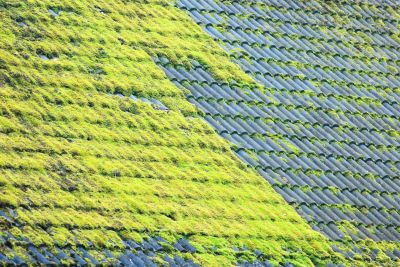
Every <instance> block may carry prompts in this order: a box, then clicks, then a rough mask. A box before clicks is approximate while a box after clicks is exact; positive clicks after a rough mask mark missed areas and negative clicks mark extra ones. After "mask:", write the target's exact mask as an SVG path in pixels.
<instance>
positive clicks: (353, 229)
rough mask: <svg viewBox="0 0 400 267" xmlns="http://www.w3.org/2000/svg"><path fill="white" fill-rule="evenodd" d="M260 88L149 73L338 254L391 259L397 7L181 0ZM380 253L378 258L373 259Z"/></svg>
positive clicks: (396, 216) (180, 72) (177, 69)
mask: <svg viewBox="0 0 400 267" xmlns="http://www.w3.org/2000/svg"><path fill="white" fill-rule="evenodd" d="M177 6H178V7H180V8H181V9H183V10H186V11H188V12H189V13H190V15H191V16H192V18H193V20H194V21H196V22H197V24H198V25H200V26H201V27H203V29H204V30H205V32H207V33H208V34H209V35H210V36H212V37H213V38H214V40H215V41H217V42H218V43H219V44H220V45H221V47H223V48H224V49H225V51H226V52H227V53H229V54H230V57H231V59H232V61H234V62H235V63H237V64H238V65H239V66H240V67H241V68H242V69H243V70H244V71H245V72H246V73H247V74H248V75H250V76H251V77H252V78H253V79H254V80H255V81H257V83H258V84H259V85H261V86H257V85H255V86H248V87H246V86H242V85H240V84H235V83H223V82H221V81H220V80H219V79H218V77H215V76H213V75H212V73H211V72H210V70H209V69H208V68H207V66H204V65H202V64H200V63H196V64H194V66H193V67H192V68H190V69H188V68H186V67H185V66H182V65H177V64H175V63H173V62H170V61H169V60H168V58H163V57H162V58H159V59H158V62H159V65H160V66H161V67H162V68H163V69H164V71H165V72H166V74H167V75H168V76H169V77H170V79H171V80H172V81H173V82H174V83H176V84H177V86H179V87H181V88H185V89H188V90H190V92H191V94H190V95H189V96H188V99H189V100H190V102H192V103H194V104H195V105H196V106H198V107H199V108H200V109H201V110H202V111H203V113H204V114H203V116H204V118H205V119H206V120H207V121H208V122H209V124H210V125H212V126H213V127H214V128H215V129H216V130H217V131H218V133H219V134H220V135H221V136H223V137H224V138H226V139H227V140H229V141H230V142H231V147H232V148H233V150H234V151H235V152H236V154H237V155H238V156H239V157H240V158H242V160H243V161H244V162H246V163H247V164H248V165H250V166H254V167H255V168H256V169H257V170H258V172H259V173H260V174H261V175H262V176H263V177H264V178H265V179H266V180H267V181H268V182H269V183H270V184H271V185H273V187H274V189H275V190H276V191H277V192H279V193H280V194H281V195H282V196H283V197H284V198H285V200H286V201H288V202H289V203H290V204H292V205H293V206H294V207H295V208H296V210H297V211H298V213H299V214H300V215H301V216H303V218H305V219H306V220H307V221H308V222H309V223H310V224H311V225H312V226H313V228H314V229H316V230H318V231H320V232H322V233H324V234H325V235H326V236H327V237H328V238H329V239H330V240H332V241H333V242H332V243H333V244H334V248H335V249H336V250H337V251H341V252H342V253H343V254H345V255H347V256H348V257H350V258H352V259H354V260H355V261H360V262H366V261H376V263H378V262H380V263H385V264H394V261H398V260H399V257H400V243H399V241H400V233H399V229H400V197H399V193H400V142H399V141H400V138H399V137H400V135H399V132H400V89H399V88H400V87H399V86H400V79H399V69H400V67H399V62H400V61H399V60H400V43H399V40H400V39H399V21H400V17H399V12H398V8H399V3H396V2H394V1H393V2H392V1H385V2H383V3H382V2H381V1H375V2H374V1H364V2H360V1H354V2H353V1H344V2H343V1H342V2H340V3H338V4H335V3H334V2H332V1H329V2H324V1H279V0H270V1H215V0H202V1H194V0H180V1H178V3H177ZM379 249H381V250H380V251H381V252H382V253H378V251H379Z"/></svg>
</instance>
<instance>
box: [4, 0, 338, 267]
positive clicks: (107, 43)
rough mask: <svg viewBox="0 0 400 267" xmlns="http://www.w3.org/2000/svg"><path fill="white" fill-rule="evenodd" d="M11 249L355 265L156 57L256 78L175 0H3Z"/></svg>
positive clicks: (26, 258)
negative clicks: (239, 153) (241, 155)
mask: <svg viewBox="0 0 400 267" xmlns="http://www.w3.org/2000/svg"><path fill="white" fill-rule="evenodd" d="M0 26H1V30H0V114H1V115H0V231H1V235H0V262H1V265H3V264H10V265H11V264H17V265H23V264H25V263H26V264H31V265H39V264H42V265H45V264H60V263H62V264H71V265H85V264H88V265H95V264H101V263H102V264H107V263H110V264H114V265H117V264H123V265H127V266H153V265H155V264H157V265H163V264H165V265H171V266H175V265H178V266H186V265H194V264H201V265H205V266H218V265H223V266H229V265H234V264H236V263H243V264H245V263H246V262H253V263H254V262H258V263H260V264H261V263H263V264H265V265H266V266H269V265H268V264H270V263H272V264H274V265H275V266H276V265H286V266H290V264H289V263H291V264H294V265H296V266H304V265H305V266H309V265H312V264H317V265H324V266H325V265H326V264H327V263H329V262H334V263H339V262H344V259H343V258H342V256H341V255H339V254H336V253H334V251H333V250H332V249H331V248H330V245H329V244H328V242H327V239H326V238H325V237H324V236H323V235H322V234H320V233H318V232H317V231H314V230H312V229H311V227H310V226H309V225H308V224H307V223H306V222H305V220H303V219H302V218H301V217H300V216H299V215H298V214H297V213H296V212H295V209H294V208H293V207H291V206H290V205H288V204H287V203H286V202H285V201H284V199H283V198H282V197H281V196H280V195H279V194H278V193H276V192H275V191H274V190H273V188H272V187H271V186H270V185H269V184H268V183H267V182H265V180H264V179H263V178H262V177H261V176H260V175H258V174H257V172H256V171H254V170H253V169H251V168H248V167H246V166H245V164H243V163H242V162H241V161H240V160H239V159H238V158H237V157H236V156H235V155H234V153H232V152H231V150H230V147H229V144H228V142H227V141H226V140H224V139H223V138H221V137H219V136H218V135H217V133H215V131H214V130H213V129H212V128H211V127H210V126H208V125H207V123H206V122H204V120H203V119H201V118H198V114H197V111H196V109H195V107H194V106H193V105H192V104H190V103H189V102H188V101H187V100H186V99H185V97H184V93H183V92H182V90H180V89H179V88H177V87H176V86H175V85H174V84H173V83H171V82H170V80H169V79H168V78H167V77H166V75H165V74H164V73H163V71H162V70H161V69H160V68H159V67H158V66H157V65H156V64H155V63H154V61H153V59H152V58H158V57H165V58H168V60H169V62H172V63H173V64H176V65H178V64H182V65H185V64H186V65H187V66H188V67H190V66H191V61H193V60H195V61H197V62H201V64H202V65H203V66H207V67H208V71H210V73H212V75H213V77H218V81H220V82H221V83H228V82H235V83H238V84H242V85H243V86H245V85H247V86H251V85H254V84H255V83H254V82H253V81H252V80H251V78H250V77H249V76H248V75H246V74H245V73H244V72H243V71H242V70H240V68H239V67H238V66H237V65H235V64H234V63H233V62H232V61H230V58H229V57H228V56H227V54H226V53H225V52H224V51H223V50H222V49H221V48H219V47H218V44H217V43H215V42H214V41H213V40H212V39H211V38H210V37H209V36H208V35H207V34H206V33H205V32H203V30H202V29H201V28H200V27H198V26H197V25H196V24H195V22H194V21H193V20H192V19H191V18H190V16H189V15H188V14H186V13H185V12H184V11H180V10H179V9H178V8H175V7H173V6H172V5H170V4H168V3H167V1H108V0H107V1H68V0H63V1H61V0H59V1H50V0H48V1H45V0H43V1H0Z"/></svg>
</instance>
